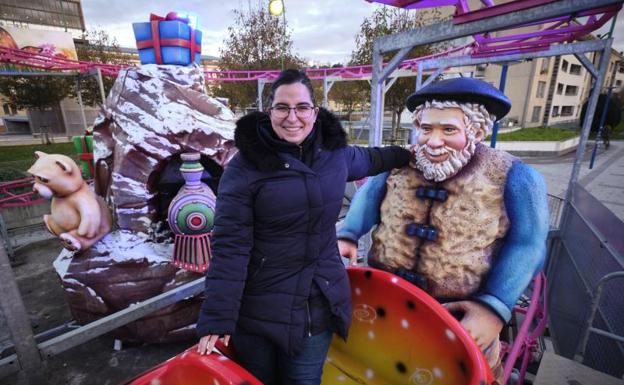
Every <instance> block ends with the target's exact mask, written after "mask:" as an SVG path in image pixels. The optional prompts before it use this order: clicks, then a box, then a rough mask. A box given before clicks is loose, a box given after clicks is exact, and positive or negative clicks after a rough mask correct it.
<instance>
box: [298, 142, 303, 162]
mask: <svg viewBox="0 0 624 385" xmlns="http://www.w3.org/2000/svg"><path fill="white" fill-rule="evenodd" d="M298 147H299V160H301V161H303V146H298Z"/></svg>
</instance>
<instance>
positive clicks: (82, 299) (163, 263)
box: [54, 230, 201, 342]
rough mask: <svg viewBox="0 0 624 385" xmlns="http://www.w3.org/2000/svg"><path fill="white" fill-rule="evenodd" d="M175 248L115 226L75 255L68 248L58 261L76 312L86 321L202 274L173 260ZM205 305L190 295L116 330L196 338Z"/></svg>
mask: <svg viewBox="0 0 624 385" xmlns="http://www.w3.org/2000/svg"><path fill="white" fill-rule="evenodd" d="M172 252H173V245H172V244H171V243H156V242H152V241H150V240H149V238H148V237H147V236H146V235H145V234H141V233H139V234H135V233H132V232H130V231H125V230H115V231H113V232H112V233H110V234H109V235H108V236H106V237H105V238H104V239H102V240H101V241H100V242H98V243H97V244H95V245H94V246H93V247H92V248H90V249H89V250H86V251H85V252H82V253H79V254H74V255H72V253H70V252H67V251H64V252H63V253H61V255H60V256H59V257H58V258H57V259H56V261H55V262H54V267H55V269H56V272H57V273H58V274H59V276H60V277H61V282H62V286H63V288H64V289H65V297H66V299H67V301H68V303H69V304H70V311H71V313H72V316H73V317H74V319H75V320H76V322H78V323H79V324H81V325H84V324H87V323H90V322H93V321H96V320H98V319H100V318H102V317H105V316H107V315H109V314H112V313H115V312H117V311H119V310H122V309H125V308H127V307H131V306H134V305H136V304H137V303H139V302H142V301H144V300H146V299H148V298H151V297H154V296H156V295H159V294H161V293H164V292H166V291H169V290H172V289H174V288H176V287H178V286H180V285H183V284H185V283H187V282H190V281H192V280H195V279H198V278H200V277H201V274H197V273H189V272H187V271H184V270H179V269H178V268H176V267H175V266H173V265H172V264H171V263H170V258H171V257H170V256H171V254H172ZM200 305H201V299H200V298H199V297H192V298H187V299H184V300H183V301H180V302H177V303H176V304H174V305H171V306H168V307H166V308H163V309H161V310H158V311H156V312H154V313H152V314H150V315H148V316H146V317H143V318H141V319H139V320H137V321H135V322H132V323H130V324H127V325H125V326H123V327H121V328H118V329H116V330H115V331H113V332H112V333H111V334H112V335H113V336H114V337H115V338H119V339H121V340H124V341H133V342H172V341H177V340H181V339H190V338H194V337H195V329H194V326H195V321H196V320H197V317H198V312H199V306H200Z"/></svg>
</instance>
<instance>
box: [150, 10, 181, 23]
mask: <svg viewBox="0 0 624 385" xmlns="http://www.w3.org/2000/svg"><path fill="white" fill-rule="evenodd" d="M150 21H180V22H182V23H184V24H188V23H189V22H190V20H189V18H188V17H182V16H179V15H178V14H177V13H176V12H169V13H168V14H167V15H166V16H164V17H163V16H159V15H156V14H154V13H150Z"/></svg>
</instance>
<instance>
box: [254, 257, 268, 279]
mask: <svg viewBox="0 0 624 385" xmlns="http://www.w3.org/2000/svg"><path fill="white" fill-rule="evenodd" d="M264 261H266V257H262V259H261V260H260V266H258V269H256V271H254V273H253V275H252V276H251V279H253V278H256V276H257V275H258V274H259V273H260V270H262V267H263V266H264Z"/></svg>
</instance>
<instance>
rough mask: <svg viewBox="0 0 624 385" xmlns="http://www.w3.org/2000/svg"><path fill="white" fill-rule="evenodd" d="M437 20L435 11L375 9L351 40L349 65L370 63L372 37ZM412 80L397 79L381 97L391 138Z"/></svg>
mask: <svg viewBox="0 0 624 385" xmlns="http://www.w3.org/2000/svg"><path fill="white" fill-rule="evenodd" d="M440 18H441V15H440V12H439V11H438V10H437V9H431V10H424V11H423V10H419V11H418V12H416V11H410V10H404V9H400V8H395V7H385V6H384V7H381V8H378V9H377V10H376V11H375V12H374V13H373V14H372V15H371V16H370V17H368V18H366V19H364V21H363V22H362V24H361V25H360V31H359V32H358V34H357V35H356V37H355V45H356V47H355V50H353V52H352V53H351V62H350V64H351V65H362V64H370V63H372V61H373V44H374V42H375V38H377V37H379V36H383V35H388V34H392V33H396V32H401V31H406V30H410V29H414V28H419V27H422V26H423V25H426V24H429V23H431V22H432V21H438V20H439V19H440ZM443 48H444V47H443V46H441V45H436V46H430V45H426V46H419V47H414V48H413V49H412V50H411V51H410V52H409V54H408V55H407V58H416V57H420V56H426V55H429V54H431V53H433V52H435V51H438V50H442V49H443ZM392 56H393V55H392V54H388V55H386V56H384V62H386V61H389V60H390V59H391V58H392ZM415 83H416V82H415V81H414V78H411V77H407V78H399V79H397V81H396V82H395V83H394V85H392V87H391V88H390V90H389V91H388V92H387V93H386V96H385V106H386V108H387V109H390V110H391V111H392V132H393V138H394V139H396V138H397V136H398V130H399V128H400V126H401V113H402V112H403V110H404V109H405V99H407V97H408V96H409V95H410V94H411V93H413V92H414V88H415Z"/></svg>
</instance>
